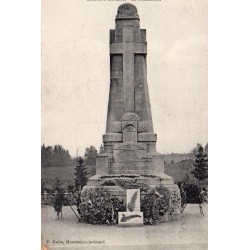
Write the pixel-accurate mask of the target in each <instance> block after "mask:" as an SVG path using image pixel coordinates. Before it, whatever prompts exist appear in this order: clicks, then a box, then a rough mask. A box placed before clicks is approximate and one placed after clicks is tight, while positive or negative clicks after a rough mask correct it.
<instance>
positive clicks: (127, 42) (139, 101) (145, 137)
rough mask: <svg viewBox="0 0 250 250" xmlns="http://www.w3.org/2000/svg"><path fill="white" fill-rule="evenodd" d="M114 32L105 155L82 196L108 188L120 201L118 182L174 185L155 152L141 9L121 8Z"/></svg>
mask: <svg viewBox="0 0 250 250" xmlns="http://www.w3.org/2000/svg"><path fill="white" fill-rule="evenodd" d="M115 23H116V27H115V29H114V30H110V91H109V103H108V114H107V124H106V133H105V134H104V135H103V144H104V152H103V153H101V154H99V155H98V156H97V163H96V175H95V176H93V177H91V178H89V179H88V182H87V185H86V186H85V187H84V190H86V189H88V188H93V187H95V186H100V185H101V186H104V187H105V188H107V189H109V190H110V192H111V193H112V194H114V195H116V196H118V197H119V196H120V197H121V196H123V197H124V199H125V190H124V189H123V188H121V187H120V186H119V185H117V180H123V181H128V180H133V182H134V183H137V184H147V185H148V186H149V187H154V186H156V185H160V184H161V185H164V186H166V185H167V186H169V187H170V186H171V187H172V189H173V190H175V192H177V193H178V192H179V189H178V187H177V186H176V185H174V179H173V178H172V177H171V176H169V175H167V174H165V173H164V160H163V155H161V154H159V153H157V151H156V141H157V135H156V134H155V133H154V128H153V121H152V115H151V106H150V100H149V91H148V84H147V66H146V61H147V60H146V58H147V42H146V30H145V29H140V19H139V16H138V14H137V9H136V7H135V6H134V5H132V4H127V3H126V4H122V5H120V6H119V8H118V13H117V15H116V20H115Z"/></svg>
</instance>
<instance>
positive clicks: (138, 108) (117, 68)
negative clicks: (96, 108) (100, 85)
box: [103, 4, 156, 152]
mask: <svg viewBox="0 0 250 250" xmlns="http://www.w3.org/2000/svg"><path fill="white" fill-rule="evenodd" d="M146 56H147V43H146V30H145V29H140V19H139V16H138V14H137V9H136V7H135V6H134V5H132V4H123V5H121V6H120V7H119V8H118V13H117V16H116V28H115V30H110V94H109V105H108V116H107V125H106V134H105V135H104V136H103V142H104V146H105V150H106V151H107V152H112V148H113V145H114V144H117V143H124V142H129V141H131V142H134V143H144V144H145V143H146V144H147V146H148V148H149V150H150V151H155V143H156V134H154V130H153V122H152V115H151V106H150V101H149V92H148V84H147V67H146Z"/></svg>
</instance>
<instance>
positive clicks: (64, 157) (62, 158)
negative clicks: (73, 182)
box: [41, 144, 72, 167]
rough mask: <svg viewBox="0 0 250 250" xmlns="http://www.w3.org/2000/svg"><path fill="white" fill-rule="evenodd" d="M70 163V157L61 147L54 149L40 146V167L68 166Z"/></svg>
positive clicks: (57, 146)
mask: <svg viewBox="0 0 250 250" xmlns="http://www.w3.org/2000/svg"><path fill="white" fill-rule="evenodd" d="M71 163H72V159H71V156H70V154H69V151H68V150H65V149H64V148H63V147H62V146H61V145H55V146H54V147H51V146H48V147H46V146H45V145H44V144H43V145H42V146H41V165H42V167H56V166H68V165H70V164H71Z"/></svg>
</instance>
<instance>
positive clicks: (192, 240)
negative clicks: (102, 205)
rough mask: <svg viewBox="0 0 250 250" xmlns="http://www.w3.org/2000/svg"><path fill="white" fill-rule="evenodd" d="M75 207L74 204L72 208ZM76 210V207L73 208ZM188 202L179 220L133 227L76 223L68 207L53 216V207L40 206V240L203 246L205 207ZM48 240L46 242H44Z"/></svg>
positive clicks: (77, 244) (59, 245)
mask: <svg viewBox="0 0 250 250" xmlns="http://www.w3.org/2000/svg"><path fill="white" fill-rule="evenodd" d="M74 209H75V208H74ZM75 211H76V209H75ZM203 211H204V214H205V217H203V216H201V215H200V212H199V207H198V205H188V206H187V207H186V209H185V211H184V213H183V215H182V218H181V220H179V221H175V222H168V223H162V224H157V225H154V226H143V227H133V228H121V227H118V226H106V225H89V224H83V223H78V221H77V218H76V216H75V215H74V213H73V212H72V210H71V209H70V208H69V207H63V218H62V219H60V220H57V218H56V213H55V212H54V209H53V208H52V207H50V206H45V207H43V208H42V211H41V213H42V243H44V244H46V245H49V249H57V250H60V249H66V248H67V249H115V250H123V249H132V250H133V249H136V250H137V249H139V250H140V249H153V250H158V249H168V250H172V249H174V250H176V249H190V250H196V249H197V250H198V249H199V250H203V249H207V225H208V216H207V213H208V209H207V205H206V206H205V207H203ZM48 241H49V242H48Z"/></svg>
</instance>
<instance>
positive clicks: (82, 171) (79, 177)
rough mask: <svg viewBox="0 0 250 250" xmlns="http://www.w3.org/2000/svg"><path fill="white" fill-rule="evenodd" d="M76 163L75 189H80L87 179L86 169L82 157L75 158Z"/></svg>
mask: <svg viewBox="0 0 250 250" xmlns="http://www.w3.org/2000/svg"><path fill="white" fill-rule="evenodd" d="M77 163H78V165H77V166H76V167H75V170H76V172H75V173H74V175H75V187H76V189H80V190H81V189H82V188H83V187H84V186H85V185H86V184H87V180H88V177H87V176H88V170H87V168H86V165H85V161H84V159H83V158H82V157H79V158H78V160H77Z"/></svg>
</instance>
